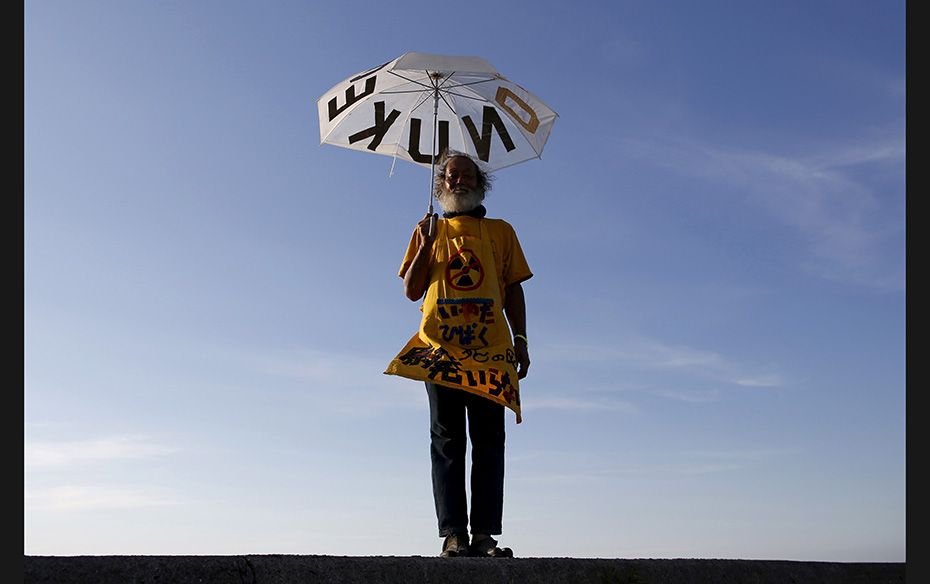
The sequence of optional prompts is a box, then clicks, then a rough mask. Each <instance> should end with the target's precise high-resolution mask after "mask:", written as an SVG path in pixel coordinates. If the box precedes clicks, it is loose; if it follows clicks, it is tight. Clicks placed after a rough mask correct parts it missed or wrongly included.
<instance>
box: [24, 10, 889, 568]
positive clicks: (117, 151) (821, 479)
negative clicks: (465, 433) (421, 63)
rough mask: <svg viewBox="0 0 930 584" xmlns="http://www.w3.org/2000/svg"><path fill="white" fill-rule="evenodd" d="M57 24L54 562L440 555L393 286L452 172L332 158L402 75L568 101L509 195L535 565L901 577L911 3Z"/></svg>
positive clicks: (33, 301) (46, 437)
mask: <svg viewBox="0 0 930 584" xmlns="http://www.w3.org/2000/svg"><path fill="white" fill-rule="evenodd" d="M24 7H25V21H24V31H25V42H24V49H25V59H24V80H25V108H24V111H25V136H24V152H25V163H24V179H25V194H24V201H25V215H24V225H25V237H24V243H25V260H24V273H25V278H26V282H25V341H24V343H25V351H26V353H25V365H24V368H25V387H24V395H25V407H24V423H25V485H24V505H25V533H24V547H25V553H27V554H54V555H71V554H242V553H286V554H336V555H434V554H436V553H438V550H439V545H440V540H439V539H438V538H437V536H436V528H435V516H434V513H433V508H432V499H431V494H430V486H429V460H428V427H427V404H426V397H425V391H424V389H423V388H422V385H421V384H419V383H416V382H412V381H407V380H403V379H400V378H394V377H388V376H384V375H382V374H381V372H382V371H383V369H384V367H385V365H386V364H387V362H388V361H389V360H390V359H391V357H393V355H394V354H395V353H396V352H397V351H398V350H399V349H400V348H401V347H402V346H403V344H404V343H405V342H406V340H407V339H408V338H409V336H410V335H411V334H412V333H413V332H414V331H415V330H416V327H417V323H418V316H419V312H418V310H417V305H416V304H415V303H411V302H410V301H408V300H406V299H405V298H404V295H403V291H402V286H401V281H400V280H399V279H398V278H397V277H396V271H397V268H398V265H399V263H400V260H401V258H402V257H403V252H404V249H405V247H406V243H407V240H408V238H409V235H410V232H411V230H412V229H413V225H414V224H415V223H416V221H417V220H418V219H419V218H420V217H422V215H423V213H424V210H425V209H424V207H425V204H424V203H425V200H424V199H425V192H424V190H425V189H426V188H427V184H428V181H429V178H428V171H425V170H424V169H422V168H420V167H416V166H413V165H409V164H404V163H402V161H399V162H398V164H397V166H396V167H395V170H394V174H393V176H390V177H389V176H388V173H389V171H390V167H391V160H390V159H389V158H386V157H382V156H371V155H366V154H363V153H360V152H353V151H349V150H345V149H341V148H335V147H332V146H320V145H319V127H318V123H317V117H316V100H317V98H318V97H319V96H321V95H322V94H323V93H324V92H325V91H327V90H328V89H329V88H330V87H332V86H333V85H335V84H336V83H338V82H340V81H341V80H343V79H345V78H347V77H348V76H350V75H352V74H354V73H357V72H359V71H362V70H365V69H368V68H370V67H373V66H376V65H380V64H381V63H384V62H385V61H388V60H390V59H393V58H395V57H397V56H399V55H401V54H403V53H405V52H407V51H411V50H415V51H422V52H430V53H440V54H449V55H478V56H481V57H484V58H485V59H487V60H488V61H490V62H491V63H492V64H494V65H495V66H496V67H497V68H498V69H499V70H500V71H501V72H502V73H503V74H504V75H505V76H507V77H509V78H511V79H512V80H514V81H516V82H517V83H520V84H521V85H523V86H525V87H526V88H527V89H529V90H530V91H532V92H533V93H534V94H536V95H537V96H538V97H539V98H541V99H542V100H543V101H544V102H546V103H547V104H548V105H549V106H550V107H552V108H553V109H554V110H555V111H557V112H558V113H559V116H560V117H559V119H558V121H557V122H556V124H555V127H554V129H553V132H552V135H551V137H550V139H549V142H548V144H547V146H546V150H545V151H544V152H543V156H542V159H541V160H533V161H529V162H527V163H524V164H521V165H518V166H514V167H511V168H507V169H504V170H502V171H500V172H499V173H498V174H497V180H496V182H495V187H494V190H493V191H492V193H491V194H490V196H489V199H488V201H487V205H488V208H489V211H490V214H491V215H492V216H497V217H502V218H506V219H507V220H508V221H510V222H511V223H512V224H513V225H514V226H515V228H516V230H517V232H518V234H519V235H520V238H521V241H522V243H523V247H524V250H525V251H526V255H527V259H528V261H529V263H530V265H531V267H532V268H533V270H534V272H535V274H536V275H535V277H534V278H533V279H532V280H530V281H529V282H527V283H526V284H525V290H526V296H527V304H528V337H529V340H530V353H531V358H532V360H533V364H532V367H531V370H530V375H529V377H528V378H527V379H526V380H525V381H524V383H522V384H521V389H522V395H523V404H524V406H523V407H524V423H523V424H521V425H519V426H516V425H515V424H514V423H513V418H512V416H509V417H508V428H507V432H508V446H507V448H508V463H507V464H508V466H507V479H506V497H505V516H504V534H503V535H502V538H501V539H502V543H504V544H505V545H508V546H511V547H513V548H514V549H515V551H516V552H517V554H518V555H522V556H575V557H628V558H632V557H651V558H676V557H723V558H746V559H768V558H771V559H796V560H828V561H903V560H904V559H905V551H904V550H905V447H904V443H905V440H904V438H905V356H904V354H905V353H904V351H905V340H904V337H905V334H904V333H905V293H904V284H905V251H904V249H905V247H904V240H905V227H904V223H905V221H904V219H905V195H904V193H905V58H904V41H905V37H904V24H905V7H904V3H903V2H897V1H896V2H865V1H859V2H835V1H827V0H817V1H814V2H777V3H773V2H755V1H750V2H742V3H732V2H716V1H711V2H702V3H694V2H622V1H621V2H582V3H578V4H575V5H570V4H568V3H537V2H532V3H531V2H511V3H492V2H472V3H469V4H468V5H467V7H466V6H463V7H461V8H445V7H444V5H443V6H440V5H437V4H436V3H434V2H410V3H377V2H368V1H367V0H365V1H363V2H359V3H355V4H353V5H352V6H351V8H350V7H349V6H348V5H345V4H338V3H323V2H309V1H307V2H286V1H281V2H273V3H259V2H244V1H242V2H239V1H237V2H219V1H209V0H203V1H198V2H150V1H134V2H115V1H103V0H93V1H90V0H89V1H86V2H65V1H61V0H33V1H29V2H26V3H25V4H24Z"/></svg>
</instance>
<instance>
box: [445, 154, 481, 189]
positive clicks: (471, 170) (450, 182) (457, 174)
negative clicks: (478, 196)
mask: <svg viewBox="0 0 930 584" xmlns="http://www.w3.org/2000/svg"><path fill="white" fill-rule="evenodd" d="M477 187H478V177H477V175H476V173H475V163H473V162H472V161H471V160H469V159H467V158H453V159H452V160H450V161H449V163H448V164H447V165H446V190H447V191H449V192H450V193H456V192H460V191H462V190H464V191H469V190H472V189H475V188H477Z"/></svg>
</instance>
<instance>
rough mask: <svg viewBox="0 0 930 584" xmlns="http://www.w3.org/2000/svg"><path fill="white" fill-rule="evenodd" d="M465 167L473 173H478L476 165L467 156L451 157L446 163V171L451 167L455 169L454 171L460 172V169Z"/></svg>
mask: <svg viewBox="0 0 930 584" xmlns="http://www.w3.org/2000/svg"><path fill="white" fill-rule="evenodd" d="M466 165H467V166H468V167H469V168H471V169H472V170H474V171H475V172H478V165H477V164H476V163H475V161H474V160H472V159H471V158H469V157H467V156H453V157H452V158H450V159H449V162H447V163H446V169H447V170H451V169H452V168H453V167H455V168H456V169H458V170H461V169H462V167H463V166H466Z"/></svg>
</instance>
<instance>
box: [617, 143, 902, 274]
mask: <svg viewBox="0 0 930 584" xmlns="http://www.w3.org/2000/svg"><path fill="white" fill-rule="evenodd" d="M625 144H626V149H627V151H628V153H630V154H631V155H635V156H642V157H645V158H648V159H649V160H650V161H651V162H652V163H653V164H660V165H662V166H663V168H666V169H667V170H669V171H672V172H676V173H681V174H684V175H686V176H691V177H700V178H703V179H707V180H711V181H716V182H719V183H721V184H722V185H724V186H725V187H727V188H725V189H721V192H724V191H726V192H733V191H736V192H738V193H740V195H741V199H740V200H741V201H746V202H748V203H750V204H751V205H753V206H754V207H755V208H756V209H759V210H760V211H762V212H764V213H766V214H768V216H770V217H772V218H773V219H775V220H776V221H779V222H781V223H782V224H784V225H786V226H788V227H790V228H792V229H794V230H796V231H797V232H798V233H799V234H800V235H802V237H803V238H804V239H805V240H806V241H807V242H808V249H809V251H810V256H809V258H808V259H807V261H805V262H804V263H803V264H802V265H803V266H804V267H805V268H807V269H811V270H814V271H816V272H817V274H818V275H819V276H821V277H824V278H829V279H834V280H843V281H850V282H855V283H857V284H866V285H870V286H874V287H880V288H892V289H900V288H902V287H903V284H904V283H903V271H902V270H903V263H902V262H898V264H900V265H895V262H889V261H888V260H889V258H888V256H887V254H888V253H889V252H888V249H892V250H893V251H892V252H890V253H895V254H898V253H899V252H900V253H903V251H902V250H900V249H898V247H899V246H897V243H898V242H899V241H903V230H904V221H903V211H902V209H903V205H901V201H903V197H904V193H903V191H902V192H891V193H885V192H877V191H876V190H875V189H876V187H874V186H872V185H870V184H869V183H868V182H867V181H866V180H864V179H863V178H862V176H865V175H867V174H868V173H862V172H858V171H860V170H861V169H860V167H862V166H863V165H866V164H871V165H876V164H879V165H885V166H886V167H887V168H889V169H891V172H893V173H898V174H899V175H900V176H902V177H903V171H904V159H905V147H904V141H903V138H898V137H895V138H892V139H886V140H880V141H876V142H874V143H868V144H852V145H844V146H841V147H837V148H833V149H831V150H829V151H827V152H822V153H818V154H814V155H804V156H796V157H792V156H787V155H781V154H773V153H769V152H764V151H751V150H745V149H740V150H732V149H727V148H726V147H722V146H718V145H714V144H710V143H706V142H701V141H696V140H687V139H680V138H679V139H669V140H666V141H663V142H645V141H632V140H630V141H627V142H626V143H625ZM660 153H661V155H659V154H660ZM900 186H901V187H902V188H903V180H902V181H901V185H900ZM892 259H901V258H898V257H896V258H892ZM889 264H892V265H890V266H889Z"/></svg>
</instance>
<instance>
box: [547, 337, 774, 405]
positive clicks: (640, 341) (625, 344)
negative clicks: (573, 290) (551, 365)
mask: <svg viewBox="0 0 930 584" xmlns="http://www.w3.org/2000/svg"><path fill="white" fill-rule="evenodd" d="M537 351H538V352H539V353H541V354H542V357H541V359H540V360H551V359H554V358H556V356H557V357H558V360H559V362H562V363H565V362H566V361H574V362H576V363H584V364H587V365H596V364H602V365H607V366H610V367H612V368H613V369H624V368H625V369H642V370H651V371H665V372H680V373H686V374H688V375H690V376H693V377H695V378H701V379H704V380H712V381H714V382H717V383H722V384H725V385H733V386H738V387H759V388H763V387H765V388H768V387H779V386H781V385H783V383H784V382H783V380H782V378H781V376H780V375H778V374H776V373H772V372H768V371H763V372H758V371H752V370H749V368H748V367H746V366H744V365H740V364H738V363H736V362H735V361H734V360H732V359H730V358H727V357H726V356H724V355H722V354H720V353H719V352H717V351H711V350H706V349H699V348H695V347H689V346H686V345H680V344H671V343H666V342H663V341H659V340H657V339H650V338H646V337H633V336H630V337H626V338H624V339H620V340H617V341H614V342H613V343H612V344H608V343H598V344H596V345H591V344H588V343H586V342H574V343H573V342H571V341H569V340H562V341H561V342H560V343H559V345H558V346H557V347H546V346H540V347H539V349H537ZM550 351H551V352H552V355H549V352H550ZM654 393H658V394H660V395H666V396H667V397H674V398H676V399H686V400H688V401H711V400H713V399H714V398H716V397H717V395H718V394H717V393H716V392H715V391H710V392H709V391H708V390H706V389H702V390H701V391H700V392H698V393H694V392H693V391H689V392H683V391H681V390H679V389H672V388H663V389H656V390H654Z"/></svg>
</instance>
